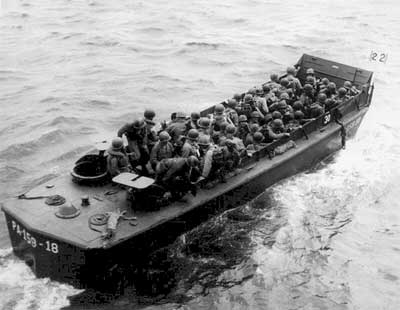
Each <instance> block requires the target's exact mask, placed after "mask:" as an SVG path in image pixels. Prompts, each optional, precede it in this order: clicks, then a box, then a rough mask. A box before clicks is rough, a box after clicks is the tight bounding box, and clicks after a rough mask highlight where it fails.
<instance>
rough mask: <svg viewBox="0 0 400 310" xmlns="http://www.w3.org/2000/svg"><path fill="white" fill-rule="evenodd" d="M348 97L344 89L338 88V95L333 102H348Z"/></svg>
mask: <svg viewBox="0 0 400 310" xmlns="http://www.w3.org/2000/svg"><path fill="white" fill-rule="evenodd" d="M349 99H350V97H349V96H348V95H347V89H346V88H344V87H340V88H339V89H338V94H337V95H336V96H335V97H334V100H335V101H336V102H337V103H338V104H341V103H343V102H345V101H347V100H349Z"/></svg>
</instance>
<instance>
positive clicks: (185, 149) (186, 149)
mask: <svg viewBox="0 0 400 310" xmlns="http://www.w3.org/2000/svg"><path fill="white" fill-rule="evenodd" d="M190 151H191V148H190V146H188V145H187V143H185V144H184V145H183V147H182V156H181V157H184V158H187V157H189V156H190Z"/></svg>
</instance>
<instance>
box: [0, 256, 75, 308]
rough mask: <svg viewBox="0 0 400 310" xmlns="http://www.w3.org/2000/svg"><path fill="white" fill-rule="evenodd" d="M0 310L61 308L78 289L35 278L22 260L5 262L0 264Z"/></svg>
mask: <svg viewBox="0 0 400 310" xmlns="http://www.w3.org/2000/svg"><path fill="white" fill-rule="evenodd" d="M0 290H1V291H2V292H4V294H3V293H2V298H1V300H0V308H1V309H15V310H22V309H61V308H62V307H65V306H68V305H69V301H68V298H67V297H68V296H71V295H74V294H77V293H79V292H81V290H77V289H74V288H73V287H72V286H69V285H65V284H59V283H57V282H53V281H50V280H49V279H47V278H45V279H38V278H36V277H35V276H34V275H33V273H32V271H31V270H30V269H29V267H28V266H27V265H26V264H25V263H23V262H22V261H21V260H15V259H6V260H5V262H4V263H3V264H0Z"/></svg>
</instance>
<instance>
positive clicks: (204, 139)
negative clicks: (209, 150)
mask: <svg viewBox="0 0 400 310" xmlns="http://www.w3.org/2000/svg"><path fill="white" fill-rule="evenodd" d="M197 144H198V145H201V146H209V145H210V136H208V135H202V136H201V137H200V138H199V142H198V143H197Z"/></svg>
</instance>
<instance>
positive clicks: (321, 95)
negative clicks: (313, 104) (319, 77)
mask: <svg viewBox="0 0 400 310" xmlns="http://www.w3.org/2000/svg"><path fill="white" fill-rule="evenodd" d="M326 98H327V97H326V94H324V93H320V94H318V101H319V102H322V103H323V102H325V101H326Z"/></svg>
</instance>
